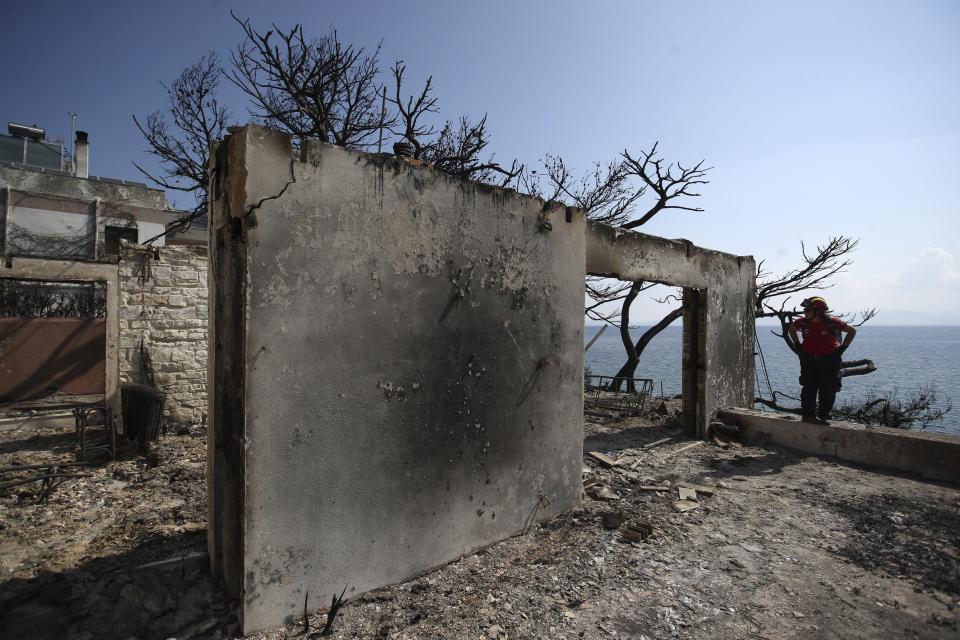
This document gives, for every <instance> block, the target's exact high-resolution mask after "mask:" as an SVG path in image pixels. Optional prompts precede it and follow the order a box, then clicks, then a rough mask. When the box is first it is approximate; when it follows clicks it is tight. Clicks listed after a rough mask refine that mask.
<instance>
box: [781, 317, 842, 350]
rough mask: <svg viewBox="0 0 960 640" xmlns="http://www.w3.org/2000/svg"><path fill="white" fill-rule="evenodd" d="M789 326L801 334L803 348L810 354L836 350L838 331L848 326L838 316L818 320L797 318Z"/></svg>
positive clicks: (838, 339) (838, 340)
mask: <svg viewBox="0 0 960 640" xmlns="http://www.w3.org/2000/svg"><path fill="white" fill-rule="evenodd" d="M791 326H792V327H793V328H794V329H796V330H797V333H799V334H800V335H801V336H803V343H802V346H803V350H804V351H806V352H807V353H809V354H810V355H812V356H826V355H829V354H831V353H833V352H834V351H836V350H837V349H838V348H839V347H840V336H839V335H838V332H839V331H840V330H841V329H843V330H847V329H849V328H850V325H848V324H847V323H846V322H844V321H843V320H841V319H840V318H822V319H821V320H820V321H819V322H813V321H812V320H807V319H806V318H799V319H797V320H794V321H793V324H792V325H791Z"/></svg>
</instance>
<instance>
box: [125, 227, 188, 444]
mask: <svg viewBox="0 0 960 640" xmlns="http://www.w3.org/2000/svg"><path fill="white" fill-rule="evenodd" d="M118 271H119V283H120V309H119V315H120V318H119V325H120V363H119V367H120V382H121V383H126V382H135V383H144V382H147V380H145V379H144V372H145V370H149V371H150V372H151V373H152V376H153V382H154V383H155V384H156V386H157V387H158V388H159V389H160V390H161V391H163V392H164V393H166V396H167V400H166V408H165V410H164V414H165V416H166V419H167V421H168V422H172V423H176V424H186V425H191V424H192V425H200V424H204V423H205V422H206V415H207V248H206V247H202V246H199V247H197V246H171V247H145V246H142V245H135V244H131V243H128V242H126V241H124V242H121V244H120V263H119V265H118ZM141 342H142V345H143V351H141ZM144 353H146V354H147V357H146V359H144V357H143V354H144ZM145 360H146V361H145Z"/></svg>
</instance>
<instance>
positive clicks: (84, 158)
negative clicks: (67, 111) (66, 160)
mask: <svg viewBox="0 0 960 640" xmlns="http://www.w3.org/2000/svg"><path fill="white" fill-rule="evenodd" d="M73 155H74V158H73V162H74V165H73V166H74V168H73V175H75V176H77V177H78V178H89V177H90V143H89V142H87V132H86V131H77V139H76V141H75V142H74V147H73Z"/></svg>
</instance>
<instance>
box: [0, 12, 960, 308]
mask: <svg viewBox="0 0 960 640" xmlns="http://www.w3.org/2000/svg"><path fill="white" fill-rule="evenodd" d="M231 8H232V9H234V11H235V12H236V13H237V14H238V15H241V16H246V17H250V18H251V20H252V21H253V23H254V24H255V25H257V26H259V27H266V26H267V25H268V24H269V23H270V22H271V21H273V22H277V23H278V24H280V25H283V26H289V25H291V24H293V23H295V22H302V23H303V24H304V25H305V27H306V29H307V31H308V33H314V34H320V33H322V32H324V31H325V30H327V29H328V28H329V27H331V26H334V27H336V28H337V29H338V30H339V32H340V34H341V36H342V37H343V39H344V40H347V41H350V42H353V43H356V44H360V45H365V46H368V47H369V46H376V44H377V43H378V42H380V41H381V40H382V41H383V60H384V62H385V63H386V64H387V65H388V64H389V63H390V61H392V60H393V59H395V58H402V59H404V60H405V61H406V62H407V63H408V69H409V73H410V75H411V78H423V77H425V76H426V75H428V74H433V76H434V81H435V83H436V87H437V94H438V96H439V98H440V107H441V109H442V111H443V113H444V115H447V116H450V117H455V116H457V115H459V114H461V113H470V114H473V115H475V116H476V115H482V114H483V113H484V112H487V113H489V124H490V127H491V129H492V132H493V135H494V141H493V148H494V151H496V153H497V156H498V158H501V159H509V158H512V157H518V158H520V159H521V160H524V161H528V162H530V161H536V160H537V159H538V158H539V157H541V156H542V155H543V154H544V153H548V152H549V153H555V154H560V155H562V156H563V157H564V158H565V159H566V160H567V162H568V163H569V164H571V165H573V166H574V167H582V168H587V167H588V166H589V165H590V163H591V162H592V161H594V160H606V159H609V158H612V157H613V156H614V155H615V154H616V153H617V152H618V151H620V150H622V149H624V148H629V149H633V150H638V149H640V148H643V147H645V146H648V145H650V144H651V143H652V142H653V141H655V140H660V143H661V149H662V150H663V152H664V154H665V156H666V157H667V158H669V159H675V160H681V161H685V162H689V161H694V160H699V159H701V158H706V159H707V161H708V163H709V164H711V165H713V166H714V167H715V169H714V170H713V171H712V172H711V183H710V184H709V185H706V186H705V187H704V189H703V197H702V198H701V201H700V203H699V204H700V205H702V206H703V207H704V208H706V212H705V213H700V214H694V213H683V212H678V213H665V214H661V215H660V216H659V217H657V218H655V219H654V221H653V222H652V223H650V224H648V225H646V226H645V227H644V228H643V230H644V231H646V232H649V233H655V234H658V235H664V236H667V237H685V238H688V239H690V240H692V241H694V242H696V243H697V244H701V245H704V246H708V247H711V248H716V249H721V250H725V251H730V252H733V253H738V254H752V255H754V256H756V257H758V258H760V257H763V258H766V259H767V261H768V264H769V266H770V267H771V268H772V269H774V270H779V269H783V268H786V267H788V266H790V265H791V264H793V263H794V262H795V261H796V257H797V255H798V253H799V244H800V241H801V240H802V241H805V242H807V243H808V244H816V243H817V242H818V241H822V240H823V239H825V238H826V237H827V236H828V235H831V234H834V235H835V234H845V235H850V236H854V237H859V238H861V239H862V247H861V249H860V250H859V252H858V254H857V256H856V258H857V260H856V264H855V265H854V267H853V268H852V269H851V270H850V271H849V273H847V274H846V275H845V276H843V277H842V278H841V279H840V281H839V284H838V285H837V286H836V287H835V289H833V290H832V291H830V292H828V299H829V300H830V301H831V303H832V305H833V306H834V307H836V308H839V309H856V308H860V307H868V306H877V307H880V308H881V312H882V313H881V316H879V317H878V320H877V321H878V322H879V321H883V320H886V321H887V322H889V323H901V322H905V321H910V320H915V321H934V322H941V323H951V324H960V3H958V2H953V1H949V0H946V1H941V2H933V1H928V2H906V1H903V2H875V1H871V2H839V3H838V2H812V1H804V2H795V3H791V4H788V3H783V2H777V3H773V2H759V1H758V2H640V1H635V2H631V1H624V2H601V1H598V2H583V1H582V0H580V1H562V2H561V1H554V2H518V1H516V0H514V1H512V2H501V1H487V2H483V3H466V2H451V1H449V0H448V1H446V2H425V1H424V2H361V1H356V0H355V1H353V2H321V1H317V0H315V1H313V2H282V1H276V2H270V3H264V2H247V1H245V2H201V1H198V0H194V1H192V2H181V1H167V2H162V3H146V2H129V1H127V2H105V1H101V2H44V1H43V0H33V1H30V2H19V1H17V0H10V1H8V2H6V3H4V9H3V14H2V15H3V21H4V36H3V38H2V39H0V54H2V55H0V77H2V78H3V83H2V87H3V89H2V92H0V120H4V121H7V120H10V121H17V122H25V123H30V124H32V123H36V124H38V125H40V126H42V127H46V128H47V129H48V131H50V132H51V133H53V134H57V133H60V134H62V135H64V136H65V137H69V119H68V117H67V115H66V113H67V112H68V111H76V112H78V113H79V127H80V128H81V129H84V130H87V131H89V133H90V139H91V164H92V169H91V170H92V172H93V173H95V174H99V175H107V176H112V177H121V178H133V179H136V178H137V174H136V172H135V170H134V169H133V167H132V166H131V164H130V161H131V160H138V161H145V160H146V158H145V156H144V155H143V143H142V141H141V139H140V137H139V133H138V132H137V131H136V129H135V128H134V126H133V122H132V120H131V118H130V116H131V114H133V113H137V114H146V113H148V112H150V111H152V110H154V109H156V108H158V107H160V106H162V104H163V100H164V94H163V90H162V88H161V87H160V85H159V84H158V83H159V81H161V80H162V81H169V80H172V79H173V78H174V77H176V75H177V74H178V73H179V71H180V70H181V69H182V68H183V67H184V66H186V65H187V64H189V63H191V62H193V61H195V60H196V59H197V58H198V57H199V56H200V55H202V54H204V53H206V52H207V51H208V50H215V51H217V52H219V53H221V55H222V56H224V57H226V55H227V54H228V52H229V50H230V48H231V47H233V46H234V45H235V44H236V42H237V41H238V40H239V38H240V32H239V29H238V27H237V26H236V24H234V23H233V21H232V20H231V19H230V16H229V14H228V11H229V9H231ZM226 94H227V96H226V97H227V98H228V101H230V102H232V105H233V106H232V110H233V116H234V118H233V119H234V120H235V121H236V122H244V121H246V119H247V114H246V108H245V104H244V102H243V100H242V99H241V97H240V96H239V95H238V94H237V92H236V91H235V90H232V89H230V88H229V87H228V90H227V91H226ZM181 200H182V197H181ZM183 204H186V203H185V202H184V203H183ZM657 313H658V309H657V307H656V305H655V304H653V303H649V302H642V303H641V304H640V307H639V309H638V310H637V311H636V312H635V313H634V317H637V318H638V319H639V320H648V319H651V318H655V317H657ZM910 314H926V315H910Z"/></svg>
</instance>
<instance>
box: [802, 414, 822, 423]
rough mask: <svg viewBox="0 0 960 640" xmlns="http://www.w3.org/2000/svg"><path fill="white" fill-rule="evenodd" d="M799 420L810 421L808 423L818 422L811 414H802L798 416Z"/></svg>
mask: <svg viewBox="0 0 960 640" xmlns="http://www.w3.org/2000/svg"><path fill="white" fill-rule="evenodd" d="M800 422H808V423H810V424H819V423H818V422H817V419H816V418H815V417H814V416H812V415H811V416H802V417H801V418H800Z"/></svg>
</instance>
